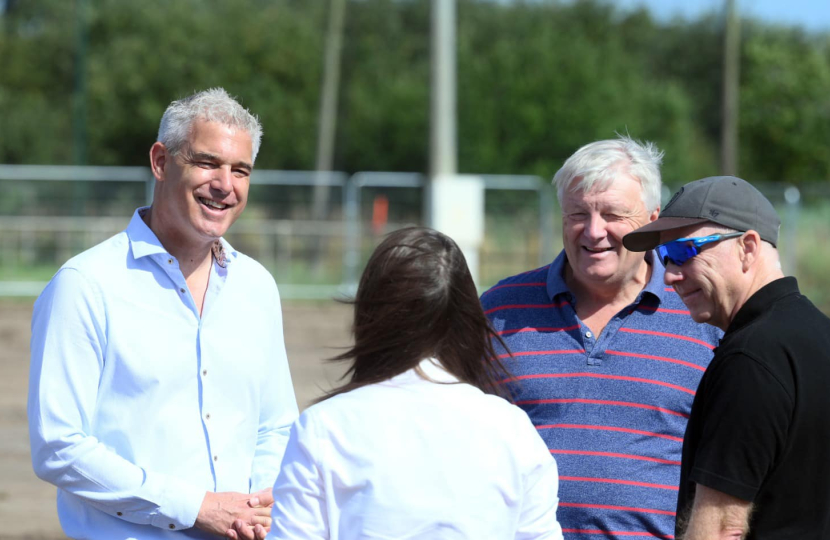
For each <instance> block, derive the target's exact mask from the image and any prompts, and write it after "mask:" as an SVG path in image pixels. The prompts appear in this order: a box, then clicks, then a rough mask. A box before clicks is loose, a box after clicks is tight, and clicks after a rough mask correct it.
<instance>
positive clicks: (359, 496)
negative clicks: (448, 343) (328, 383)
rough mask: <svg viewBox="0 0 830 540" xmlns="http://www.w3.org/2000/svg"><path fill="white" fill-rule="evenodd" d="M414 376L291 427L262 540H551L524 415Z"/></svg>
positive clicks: (538, 445) (541, 477)
mask: <svg viewBox="0 0 830 540" xmlns="http://www.w3.org/2000/svg"><path fill="white" fill-rule="evenodd" d="M419 367H420V369H421V372H422V373H424V374H425V375H426V376H427V377H428V378H429V379H431V380H426V379H424V378H423V377H421V376H420V375H419V374H418V372H417V371H416V370H415V369H412V370H410V371H407V372H406V373H403V374H401V375H399V376H397V377H395V378H393V379H390V380H389V381H385V382H383V383H379V384H373V385H369V386H365V387H363V388H359V389H357V390H353V391H351V392H348V393H345V394H340V395H338V396H335V397H333V398H330V399H328V400H326V401H324V402H322V403H319V404H317V405H314V406H312V407H310V408H309V409H308V410H306V411H305V412H304V413H303V414H302V415H301V416H300V418H299V419H298V420H297V421H296V422H295V423H294V425H293V426H292V428H291V437H290V439H289V441H288V447H287V449H286V452H285V458H284V460H283V463H282V467H281V469H280V473H279V477H278V478H277V481H276V484H275V485H274V500H275V504H274V508H273V511H272V518H273V524H272V528H271V532H270V534H269V535H268V538H280V539H303V540H306V539H318V538H319V539H331V540H351V539H357V538H389V539H391V538H395V539H399V538H407V539H423V540H443V539H462V538H463V539H472V540H483V539H512V538H521V539H530V538H544V539H562V529H561V527H560V526H559V523H558V522H557V521H556V507H557V504H558V502H559V499H558V497H557V492H558V488H559V477H558V473H557V468H556V462H555V461H554V459H553V457H552V456H551V455H550V453H549V452H548V449H547V447H546V446H545V443H544V442H543V441H542V439H541V438H540V437H539V435H538V433H537V432H536V429H535V428H534V427H533V425H532V424H531V422H530V419H529V418H528V417H527V415H526V414H525V413H524V411H522V410H521V409H519V408H518V407H516V406H514V405H511V404H510V403H508V402H507V401H505V400H504V399H502V398H499V397H496V396H492V395H488V394H485V393H483V392H482V391H481V390H479V389H478V388H475V387H473V386H471V385H469V384H464V383H460V382H458V379H456V378H455V377H454V376H452V375H451V374H449V373H448V372H446V371H445V370H444V369H443V368H442V367H441V366H440V364H439V363H438V362H437V361H436V360H430V359H427V360H424V361H422V362H421V364H420V366H419ZM442 383H444V384H442Z"/></svg>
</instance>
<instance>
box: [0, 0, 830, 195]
mask: <svg viewBox="0 0 830 540" xmlns="http://www.w3.org/2000/svg"><path fill="white" fill-rule="evenodd" d="M12 5H13V9H11V10H9V11H8V12H7V13H5V14H4V15H2V16H0V57H2V58H3V61H2V62H0V121H2V126H3V129H2V130H0V163H41V164H64V163H73V162H76V161H78V159H79V157H78V154H77V153H76V152H74V151H73V147H75V146H77V145H75V144H73V141H74V142H77V141H78V140H79V139H78V138H79V137H80V138H82V139H83V141H84V142H85V145H84V146H85V148H86V153H85V155H86V162H88V163H90V164H96V165H144V164H146V162H147V157H146V152H147V148H148V147H149V145H150V142H151V141H152V140H154V138H155V134H156V131H157V129H158V121H159V118H160V116H161V114H162V112H163V111H164V108H165V107H166V105H167V104H168V103H169V102H170V101H171V100H173V99H176V98H178V97H182V96H184V95H187V94H189V93H191V92H193V91H194V90H196V89H202V88H206V87H210V86H223V87H225V88H227V89H228V91H229V92H231V93H232V94H233V95H236V96H238V97H239V98H240V100H241V101H242V103H243V104H244V105H246V106H247V107H249V108H250V109H251V110H252V111H254V112H256V113H257V114H258V115H259V116H260V118H261V119H262V121H263V124H264V127H265V137H264V139H263V146H262V151H261V153H260V158H259V159H258V162H257V165H258V167H263V168H280V169H311V168H313V166H314V158H315V156H314V153H315V148H316V140H317V122H318V120H317V117H318V112H319V98H320V87H321V80H322V68H323V52H324V47H325V38H326V36H325V33H326V27H327V16H328V2H327V1H325V0H314V1H307V0H221V1H220V0H177V1H176V2H168V1H166V0H142V1H141V2H123V1H122V0H29V1H27V2H16V3H14V4H12ZM430 8H431V2H430V1H429V0H350V1H349V2H348V3H347V11H346V23H345V35H344V40H343V44H344V46H343V50H342V59H341V68H342V70H341V85H340V92H339V104H340V107H339V116H338V124H337V144H336V148H337V150H336V161H335V168H337V169H339V170H343V171H346V172H354V171H358V170H396V171H421V172H426V171H427V170H428V163H429V156H428V152H429V110H430V108H429V103H430V72H429V68H430V24H431V21H430ZM743 26H744V31H743V33H742V45H741V95H740V151H741V152H740V172H741V173H742V174H743V175H745V176H746V177H747V178H751V179H753V180H758V181H782V180H783V181H788V182H793V183H806V182H816V181H824V180H827V179H828V177H829V176H830V153H828V152H827V151H826V142H827V141H828V140H830V37H829V36H828V35H826V34H806V33H804V32H802V31H799V30H797V29H793V28H788V27H784V26H776V25H769V24H762V23H760V22H758V21H752V20H745V21H744V25H743ZM457 35H458V57H457V64H458V141H459V142H458V148H459V169H460V171H461V172H473V173H475V172H477V173H516V174H521V173H524V174H537V175H540V176H543V177H550V176H551V175H552V174H553V173H554V172H555V171H556V169H557V168H558V167H559V166H560V165H561V163H562V161H563V160H564V159H565V158H566V157H567V156H568V155H570V154H571V153H572V152H573V151H574V150H575V149H576V148H578V147H579V146H581V145H583V144H585V143H587V142H590V141H592V140H596V139H602V138H609V137H613V136H614V133H615V132H616V133H628V134H630V135H631V136H633V137H635V138H637V139H648V140H652V141H654V142H655V143H657V145H658V146H659V147H660V148H661V149H663V150H665V151H666V159H665V164H664V178H665V180H666V181H667V183H669V184H670V185H673V186H674V185H677V184H679V183H682V182H684V181H687V180H691V179H694V178H698V177H701V176H704V175H708V174H715V173H717V172H718V163H717V156H718V145H719V138H720V137H719V132H720V114H721V110H720V92H721V50H722V41H723V36H722V23H721V21H720V18H719V17H718V15H717V14H710V15H706V16H703V17H701V18H700V19H698V20H694V21H685V20H675V21H671V22H668V23H658V22H656V21H655V20H654V19H652V17H651V16H650V14H649V13H648V12H647V11H645V10H644V9H639V10H636V11H621V10H619V9H618V8H616V7H615V6H614V5H613V3H612V2H610V1H601V0H581V1H576V2H567V3H565V2H557V1H554V0H549V1H546V2H545V1H534V2H523V1H519V0H517V1H514V2H493V1H484V0H459V4H458V30H457ZM84 51H85V55H84V56H83V57H82V56H81V54H80V53H81V52H84ZM80 105H82V106H80Z"/></svg>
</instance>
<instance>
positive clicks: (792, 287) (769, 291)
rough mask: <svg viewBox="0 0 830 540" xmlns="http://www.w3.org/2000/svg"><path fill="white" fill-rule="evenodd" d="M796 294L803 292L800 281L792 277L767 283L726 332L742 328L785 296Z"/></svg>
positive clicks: (750, 300) (753, 296)
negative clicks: (799, 286) (799, 288)
mask: <svg viewBox="0 0 830 540" xmlns="http://www.w3.org/2000/svg"><path fill="white" fill-rule="evenodd" d="M794 294H801V293H800V291H799V290H798V281H797V280H796V279H795V278H794V277H792V276H788V277H783V278H779V279H776V280H775V281H773V282H771V283H767V284H766V285H764V286H763V287H761V288H760V289H758V290H757V291H756V292H755V294H753V295H752V296H750V297H749V300H747V301H746V303H745V304H744V305H743V306H741V309H739V310H738V313H737V314H736V315H735V318H734V319H732V322H731V323H729V327H728V328H727V329H726V333H727V334H729V333H732V332H735V331H737V330H739V329H740V328H742V327H744V326H746V325H748V324H749V323H751V322H752V321H754V320H755V319H757V318H758V317H759V316H760V315H761V314H762V313H764V312H766V311H768V310H769V306H770V305H772V304H773V303H775V302H777V301H779V300H781V299H782V298H784V297H785V296H790V295H794Z"/></svg>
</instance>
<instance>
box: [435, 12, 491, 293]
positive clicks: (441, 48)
mask: <svg viewBox="0 0 830 540" xmlns="http://www.w3.org/2000/svg"><path fill="white" fill-rule="evenodd" d="M455 27H456V0H432V100H431V121H430V176H429V181H428V182H427V190H426V193H425V197H424V201H425V207H426V208H425V214H426V216H425V220H424V221H425V222H426V223H427V224H428V225H429V226H430V227H432V228H434V229H437V230H439V231H441V232H442V233H444V234H446V235H448V236H449V237H451V238H452V239H453V240H455V242H456V243H457V244H458V247H459V248H460V249H461V251H462V252H463V253H464V258H465V259H466V260H467V266H468V267H469V269H470V274H471V275H472V277H473V281H475V282H478V270H479V252H480V250H481V245H482V242H483V239H484V181H483V180H482V179H481V178H480V177H474V176H471V175H463V176H460V175H459V174H458V150H457V135H456V129H457V128H456V114H457V109H456V58H455V56H456V41H455Z"/></svg>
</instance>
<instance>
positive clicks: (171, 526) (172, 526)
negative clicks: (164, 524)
mask: <svg viewBox="0 0 830 540" xmlns="http://www.w3.org/2000/svg"><path fill="white" fill-rule="evenodd" d="M168 527H170V528H171V529H175V528H176V526H175V525H173V524H172V523H171V524H170V525H168Z"/></svg>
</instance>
